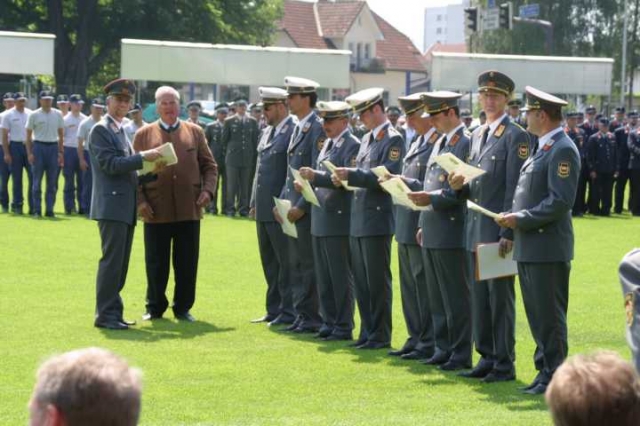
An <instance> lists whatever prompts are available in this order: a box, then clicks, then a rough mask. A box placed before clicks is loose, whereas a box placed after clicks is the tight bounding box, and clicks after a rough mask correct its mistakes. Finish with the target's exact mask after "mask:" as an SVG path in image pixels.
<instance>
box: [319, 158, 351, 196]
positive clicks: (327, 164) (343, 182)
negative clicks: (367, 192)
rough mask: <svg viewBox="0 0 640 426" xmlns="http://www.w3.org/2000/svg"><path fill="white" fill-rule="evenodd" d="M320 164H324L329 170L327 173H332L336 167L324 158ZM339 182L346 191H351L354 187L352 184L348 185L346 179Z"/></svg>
mask: <svg viewBox="0 0 640 426" xmlns="http://www.w3.org/2000/svg"><path fill="white" fill-rule="evenodd" d="M322 165H323V166H325V167H326V168H327V170H329V173H331V174H334V172H335V170H336V169H337V167H336V166H335V165H334V164H333V163H332V162H331V161H329V160H324V161H323V162H322ZM340 183H341V184H342V187H343V188H344V189H346V190H347V191H353V190H355V189H356V188H354V187H353V186H349V184H348V183H347V181H346V180H341V181H340Z"/></svg>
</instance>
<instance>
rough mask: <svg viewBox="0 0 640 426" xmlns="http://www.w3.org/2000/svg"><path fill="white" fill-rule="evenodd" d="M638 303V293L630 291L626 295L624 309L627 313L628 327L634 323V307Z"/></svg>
mask: <svg viewBox="0 0 640 426" xmlns="http://www.w3.org/2000/svg"><path fill="white" fill-rule="evenodd" d="M635 304H636V295H635V293H633V292H629V293H627V294H625V295H624V311H625V313H626V314H627V327H631V326H632V325H633V317H634V314H635V312H634V307H635Z"/></svg>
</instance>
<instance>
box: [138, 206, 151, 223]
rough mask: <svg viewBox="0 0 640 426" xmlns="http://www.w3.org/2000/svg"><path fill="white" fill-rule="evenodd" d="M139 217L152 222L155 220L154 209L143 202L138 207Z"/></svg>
mask: <svg viewBox="0 0 640 426" xmlns="http://www.w3.org/2000/svg"><path fill="white" fill-rule="evenodd" d="M138 216H140V217H141V218H142V219H144V220H152V219H153V209H152V208H151V206H150V205H149V203H147V202H146V201H143V202H142V203H140V204H139V205H138Z"/></svg>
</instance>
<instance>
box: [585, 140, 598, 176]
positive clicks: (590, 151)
mask: <svg viewBox="0 0 640 426" xmlns="http://www.w3.org/2000/svg"><path fill="white" fill-rule="evenodd" d="M595 138H596V137H595V135H592V136H589V140H588V141H587V165H588V166H589V170H591V171H593V170H594V169H595V167H596V157H597V156H598V144H597V143H596V139H595Z"/></svg>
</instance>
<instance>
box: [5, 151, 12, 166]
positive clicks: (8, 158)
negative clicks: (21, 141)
mask: <svg viewBox="0 0 640 426" xmlns="http://www.w3.org/2000/svg"><path fill="white" fill-rule="evenodd" d="M4 162H5V163H6V164H7V166H10V165H11V154H5V155H4Z"/></svg>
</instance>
